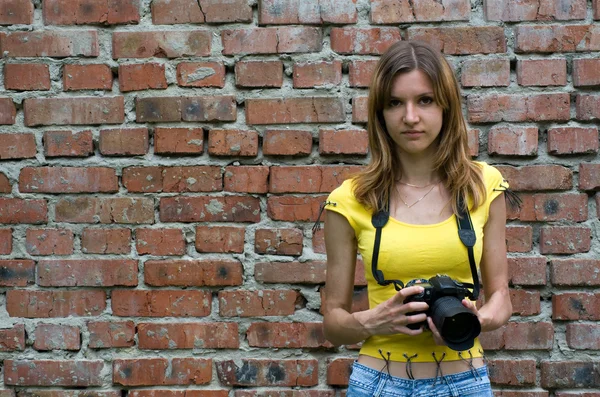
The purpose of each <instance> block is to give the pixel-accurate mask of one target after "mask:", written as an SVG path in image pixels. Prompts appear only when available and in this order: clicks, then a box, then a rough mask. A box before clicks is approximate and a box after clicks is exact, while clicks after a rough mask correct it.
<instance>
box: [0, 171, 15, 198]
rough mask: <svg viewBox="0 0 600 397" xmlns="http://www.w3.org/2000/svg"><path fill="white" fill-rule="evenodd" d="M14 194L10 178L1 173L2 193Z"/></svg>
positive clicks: (0, 187)
mask: <svg viewBox="0 0 600 397" xmlns="http://www.w3.org/2000/svg"><path fill="white" fill-rule="evenodd" d="M10 192H12V183H11V182H10V181H9V180H8V177H7V176H6V175H4V174H3V173H2V172H0V193H10Z"/></svg>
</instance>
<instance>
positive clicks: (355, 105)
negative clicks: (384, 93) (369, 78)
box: [352, 96, 369, 123]
mask: <svg viewBox="0 0 600 397" xmlns="http://www.w3.org/2000/svg"><path fill="white" fill-rule="evenodd" d="M367 103H368V97H366V96H362V97H354V98H352V122H353V123H366V122H367V120H368V118H369V117H368V110H367Z"/></svg>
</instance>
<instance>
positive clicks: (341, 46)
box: [330, 27, 402, 55]
mask: <svg viewBox="0 0 600 397" xmlns="http://www.w3.org/2000/svg"><path fill="white" fill-rule="evenodd" d="M330 36H331V49H332V50H333V51H335V52H337V53H338V54H356V55H369V54H373V55H381V54H383V53H384V52H385V51H386V50H387V49H388V48H390V46H391V45H392V44H394V43H395V42H397V41H400V40H401V39H402V38H401V37H400V30H399V29H398V28H392V27H383V28H355V27H347V28H332V29H331V33H330Z"/></svg>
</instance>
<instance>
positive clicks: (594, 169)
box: [579, 163, 600, 190]
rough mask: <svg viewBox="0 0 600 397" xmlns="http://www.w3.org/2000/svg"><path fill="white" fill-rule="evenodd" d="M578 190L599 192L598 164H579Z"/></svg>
mask: <svg viewBox="0 0 600 397" xmlns="http://www.w3.org/2000/svg"><path fill="white" fill-rule="evenodd" d="M579 189H580V190H600V164H593V163H580V164H579Z"/></svg>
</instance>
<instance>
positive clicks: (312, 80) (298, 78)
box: [292, 61, 342, 88]
mask: <svg viewBox="0 0 600 397" xmlns="http://www.w3.org/2000/svg"><path fill="white" fill-rule="evenodd" d="M292 75H293V84H294V88H313V87H320V86H327V85H333V86H338V85H340V84H341V83H342V62H341V61H331V62H328V61H316V62H302V63H295V64H294V68H293V72H292Z"/></svg>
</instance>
